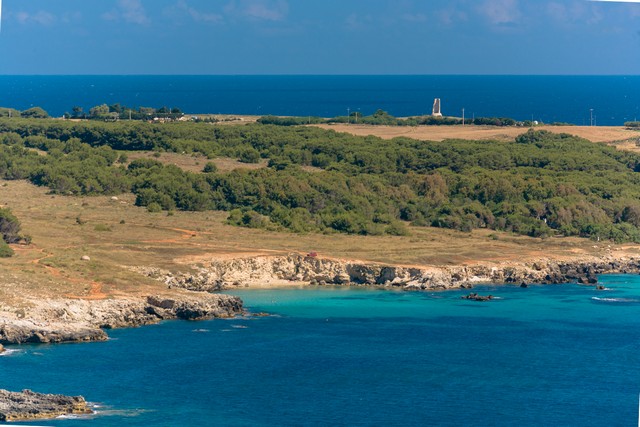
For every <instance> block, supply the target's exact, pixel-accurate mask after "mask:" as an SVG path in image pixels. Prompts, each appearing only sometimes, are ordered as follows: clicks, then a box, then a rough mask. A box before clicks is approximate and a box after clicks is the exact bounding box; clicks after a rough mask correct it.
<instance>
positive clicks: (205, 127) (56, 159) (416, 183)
mask: <svg viewBox="0 0 640 427" xmlns="http://www.w3.org/2000/svg"><path fill="white" fill-rule="evenodd" d="M131 150H155V151H174V152H177V153H185V154H191V153H201V154H203V155H205V156H207V157H209V158H211V159H213V158H215V157H232V158H236V159H241V160H243V161H247V162H254V161H258V160H261V159H264V160H268V167H265V168H260V169H252V170H249V169H237V170H234V171H231V172H225V173H222V172H219V171H218V170H217V169H216V168H215V165H213V164H209V165H208V166H205V170H203V172H202V173H192V172H186V171H184V170H181V169H180V168H178V167H176V166H173V165H165V164H162V163H161V162H159V161H157V160H135V161H133V162H131V163H129V164H128V165H126V166H125V163H124V162H125V160H124V158H125V157H126V156H125V154H126V151H131ZM43 152H45V153H46V155H42V153H43ZM638 171H640V156H638V155H636V154H633V153H628V152H622V151H617V150H616V149H614V148H612V147H608V146H606V145H604V144H594V143H591V142H589V141H586V140H583V139H580V138H577V137H573V136H570V135H566V134H553V133H549V132H545V131H534V130H530V131H529V132H526V133H525V134H523V135H522V136H520V137H518V138H517V140H516V141H514V142H492V141H463V140H447V141H442V142H425V141H417V140H413V139H408V138H396V139H394V140H390V141H387V140H382V139H379V138H376V137H357V136H352V135H348V134H341V133H336V132H333V131H327V130H322V129H317V128H312V127H306V126H301V127H297V126H293V127H283V126H275V125H264V124H253V125H246V126H215V125H211V124H198V123H173V124H165V125H153V124H148V123H141V122H138V123H135V122H134V123H122V122H121V123H104V122H80V123H71V122H65V121H53V120H2V119H0V176H1V177H3V178H5V179H29V180H31V181H32V182H34V183H36V184H38V185H44V186H47V187H49V188H50V189H51V191H53V192H56V193H61V194H116V193H120V192H124V191H132V192H133V193H134V194H135V195H136V201H137V204H138V205H140V206H148V207H153V208H154V209H155V208H160V209H165V210H173V209H183V210H207V209H220V210H226V211H229V213H230V214H229V222H230V223H232V224H236V225H241V226H246V227H260V228H268V229H289V230H293V231H296V232H331V231H338V232H344V233H353V234H383V233H388V234H406V233H407V232H408V231H407V227H406V225H405V224H407V223H411V224H413V225H415V226H428V225H431V226H437V227H447V228H454V229H458V230H463V231H468V230H471V229H474V228H490V229H496V230H508V231H513V232H515V233H519V234H525V235H530V236H548V235H553V234H562V235H579V236H585V237H593V238H602V239H614V240H618V241H622V240H626V241H640V228H639V227H640V174H639V173H638Z"/></svg>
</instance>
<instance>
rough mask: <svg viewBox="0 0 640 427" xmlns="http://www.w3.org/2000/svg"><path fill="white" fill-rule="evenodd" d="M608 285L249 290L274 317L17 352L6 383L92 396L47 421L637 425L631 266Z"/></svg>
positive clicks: (635, 282)
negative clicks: (85, 409)
mask: <svg viewBox="0 0 640 427" xmlns="http://www.w3.org/2000/svg"><path fill="white" fill-rule="evenodd" d="M601 283H602V284H604V285H605V286H606V287H607V288H608V290H605V291H596V290H595V289H594V288H593V287H586V286H579V285H547V286H531V287H529V288H527V289H522V288H520V287H516V286H487V287H478V288H477V289H476V291H478V292H480V293H483V294H486V293H491V294H493V295H494V296H496V297H498V298H499V299H496V300H494V301H492V302H488V303H480V302H473V301H467V300H462V299H460V297H461V295H463V294H464V293H465V292H463V291H457V290H455V291H444V292H400V291H390V290H377V289H360V288H307V289H287V290H243V291H239V292H234V293H235V294H237V295H240V296H241V297H242V298H244V300H245V301H246V303H247V306H248V307H249V308H251V309H252V310H253V311H256V312H257V311H267V312H269V313H272V314H273V315H272V316H270V317H253V318H241V319H240V318H239V319H233V320H214V321H205V322H182V321H172V322H165V323H162V324H160V325H157V326H149V327H143V328H139V329H125V330H116V331H111V332H110V335H111V337H112V339H111V340H109V341H107V342H103V343H92V344H66V345H36V346H25V347H17V348H16V347H14V348H13V350H15V351H13V352H11V353H10V354H9V355H7V356H3V357H0V372H1V376H0V388H8V389H14V390H19V389H22V388H31V389H33V390H37V391H43V392H60V393H66V394H83V395H85V396H86V397H87V399H88V400H90V401H92V402H94V403H95V404H96V405H97V411H98V413H97V415H96V416H94V417H89V418H83V419H59V420H55V421H47V422H44V421H41V422H38V423H30V424H38V425H47V426H50V425H55V426H68V427H76V426H91V427H94V426H95V427H98V426H150V425H153V426H327V425H331V426H408V425H409V426H456V427H458V426H519V427H522V426H580V427H584V426H635V425H637V424H636V423H637V420H638V393H639V392H640V276H635V275H628V276H627V275H624V276H623V275H612V276H604V277H602V278H601ZM15 425H19V424H15Z"/></svg>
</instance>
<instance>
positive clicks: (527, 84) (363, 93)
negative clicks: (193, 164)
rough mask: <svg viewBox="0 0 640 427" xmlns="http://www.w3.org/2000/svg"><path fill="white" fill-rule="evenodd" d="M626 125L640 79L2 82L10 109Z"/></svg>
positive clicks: (638, 98)
mask: <svg viewBox="0 0 640 427" xmlns="http://www.w3.org/2000/svg"><path fill="white" fill-rule="evenodd" d="M434 98H441V99H442V112H443V114H445V115H451V116H460V115H462V109H463V108H464V109H465V113H466V117H469V118H470V117H473V116H475V117H511V118H514V119H516V120H538V121H542V122H545V123H552V122H570V123H573V124H576V125H589V124H590V123H591V119H592V117H591V111H590V110H591V109H593V120H594V123H595V124H597V125H617V126H621V125H622V124H623V123H624V122H625V121H630V120H635V119H637V118H640V76H434V75H430V76H0V106H7V107H14V108H18V109H20V110H25V109H27V108H30V107H33V106H41V107H43V108H44V109H45V110H47V111H48V112H49V113H51V114H52V115H55V116H61V115H62V114H64V113H65V112H70V111H71V109H72V107H74V106H81V107H83V108H84V110H85V111H86V112H88V111H89V109H90V108H91V107H93V106H95V105H100V104H104V103H106V104H114V103H120V104H123V105H126V106H129V107H134V108H137V107H140V106H145V107H160V106H168V107H178V108H181V109H182V110H183V111H186V112H188V113H191V114H196V113H228V114H255V115H264V114H275V115H293V116H307V115H312V116H321V117H334V116H338V115H346V114H347V109H350V111H351V112H355V111H360V113H362V114H365V115H368V114H372V113H373V112H375V111H376V110H377V109H379V108H380V109H383V110H385V111H388V112H389V113H391V114H393V115H395V116H398V117H402V116H416V115H421V114H430V113H431V108H432V105H433V99H434Z"/></svg>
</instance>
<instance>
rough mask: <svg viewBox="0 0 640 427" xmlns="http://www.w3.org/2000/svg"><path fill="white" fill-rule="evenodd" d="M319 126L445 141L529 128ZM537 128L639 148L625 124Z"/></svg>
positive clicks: (504, 137)
mask: <svg viewBox="0 0 640 427" xmlns="http://www.w3.org/2000/svg"><path fill="white" fill-rule="evenodd" d="M316 126H318V127H320V128H323V129H332V130H334V131H336V132H346V133H351V134H353V135H360V136H367V135H374V136H378V137H380V138H384V139H391V138H396V137H400V136H402V137H407V138H414V139H419V140H424V141H444V140H445V139H472V140H497V141H513V140H514V139H515V138H516V137H517V136H518V135H521V134H523V133H525V132H527V131H528V130H529V129H528V128H522V127H496V126H371V125H356V124H350V125H347V124H331V125H316ZM536 129H543V130H548V131H549V132H555V133H568V134H571V135H577V136H579V137H582V138H585V139H588V140H589V141H592V142H606V143H609V144H618V143H620V142H622V141H626V142H627V144H625V145H624V147H625V148H629V147H628V146H633V148H634V150H638V148H637V147H635V141H637V140H638V139H640V132H639V131H635V130H629V129H626V128H625V127H622V126H538V127H536ZM639 151H640V150H639Z"/></svg>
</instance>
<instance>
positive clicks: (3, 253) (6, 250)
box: [0, 240, 14, 258]
mask: <svg viewBox="0 0 640 427" xmlns="http://www.w3.org/2000/svg"><path fill="white" fill-rule="evenodd" d="M13 254H14V252H13V249H11V248H10V247H9V245H7V243H6V242H5V241H3V240H0V258H9V257H12V256H13Z"/></svg>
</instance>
